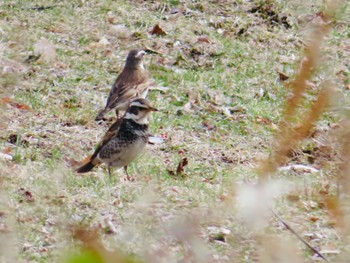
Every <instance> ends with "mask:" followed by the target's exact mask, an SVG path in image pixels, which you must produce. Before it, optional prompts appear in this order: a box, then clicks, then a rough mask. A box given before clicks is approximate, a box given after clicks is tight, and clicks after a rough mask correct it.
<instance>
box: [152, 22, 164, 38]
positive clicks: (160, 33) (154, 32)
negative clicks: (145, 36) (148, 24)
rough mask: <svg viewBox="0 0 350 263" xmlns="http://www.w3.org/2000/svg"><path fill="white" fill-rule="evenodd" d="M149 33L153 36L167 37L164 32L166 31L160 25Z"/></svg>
mask: <svg viewBox="0 0 350 263" xmlns="http://www.w3.org/2000/svg"><path fill="white" fill-rule="evenodd" d="M149 33H150V34H151V35H158V36H165V35H166V34H167V33H166V32H165V31H164V29H163V28H161V27H160V25H159V24H156V25H155V26H154V27H153V28H152V30H151V31H150V32H149Z"/></svg>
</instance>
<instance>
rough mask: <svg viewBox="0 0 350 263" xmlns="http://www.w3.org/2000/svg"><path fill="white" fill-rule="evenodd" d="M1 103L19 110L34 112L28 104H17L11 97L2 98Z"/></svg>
mask: <svg viewBox="0 0 350 263" xmlns="http://www.w3.org/2000/svg"><path fill="white" fill-rule="evenodd" d="M0 103H4V104H9V105H11V106H12V107H14V108H17V109H19V110H27V111H31V110H32V108H31V107H29V106H28V105H27V104H24V103H18V102H15V101H14V100H13V99H12V98H10V97H4V98H1V99H0Z"/></svg>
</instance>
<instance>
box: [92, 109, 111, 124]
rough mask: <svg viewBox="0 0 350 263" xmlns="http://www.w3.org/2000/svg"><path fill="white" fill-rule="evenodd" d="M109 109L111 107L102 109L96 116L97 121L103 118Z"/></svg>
mask: <svg viewBox="0 0 350 263" xmlns="http://www.w3.org/2000/svg"><path fill="white" fill-rule="evenodd" d="M109 111H110V109H108V108H105V109H103V110H101V111H100V113H99V114H98V115H97V116H96V118H95V121H100V120H102V118H103V117H104V116H105V114H106V113H108V112H109Z"/></svg>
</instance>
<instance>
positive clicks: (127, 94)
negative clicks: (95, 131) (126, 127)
mask: <svg viewBox="0 0 350 263" xmlns="http://www.w3.org/2000/svg"><path fill="white" fill-rule="evenodd" d="M145 54H146V52H145V51H144V50H141V49H133V50H131V51H130V52H129V54H128V57H127V58H126V63H125V66H124V69H123V71H122V72H121V73H120V75H119V76H118V78H117V79H116V81H115V82H114V84H113V86H112V88H111V91H110V92H109V96H108V99H107V103H106V106H105V108H104V109H103V110H102V111H100V112H99V114H98V115H97V117H96V119H95V120H101V119H102V118H103V117H104V115H105V114H107V113H108V112H110V111H111V110H112V109H115V110H116V114H117V118H118V111H119V110H123V111H125V110H126V109H127V107H128V104H129V102H130V100H132V99H134V98H146V96H147V93H148V87H149V83H148V73H147V71H146V70H145V68H144V66H143V56H144V55H145Z"/></svg>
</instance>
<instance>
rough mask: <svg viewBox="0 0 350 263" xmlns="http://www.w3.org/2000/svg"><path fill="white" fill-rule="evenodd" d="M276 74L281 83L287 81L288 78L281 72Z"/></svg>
mask: <svg viewBox="0 0 350 263" xmlns="http://www.w3.org/2000/svg"><path fill="white" fill-rule="evenodd" d="M277 73H278V77H279V80H280V81H281V82H284V81H286V80H288V79H289V76H287V75H286V74H284V73H283V72H281V71H277Z"/></svg>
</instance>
